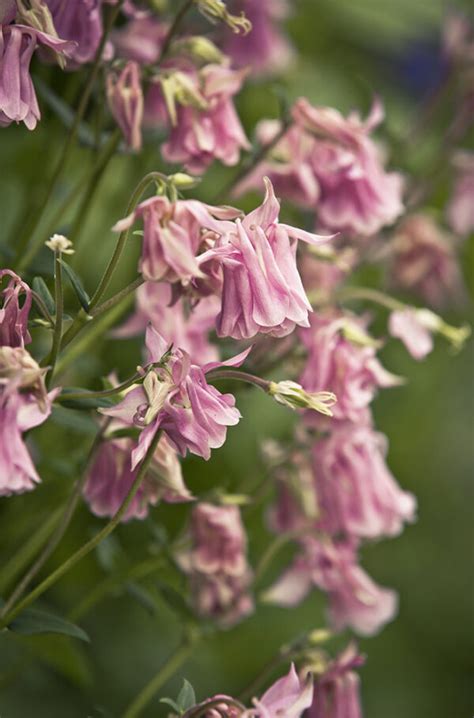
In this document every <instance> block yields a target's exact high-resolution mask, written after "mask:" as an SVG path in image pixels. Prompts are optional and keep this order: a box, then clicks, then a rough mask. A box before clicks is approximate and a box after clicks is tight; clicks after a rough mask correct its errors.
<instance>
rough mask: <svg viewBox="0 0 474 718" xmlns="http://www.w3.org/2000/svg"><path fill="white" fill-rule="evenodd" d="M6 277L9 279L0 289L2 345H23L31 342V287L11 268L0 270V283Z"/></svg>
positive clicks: (0, 343) (0, 332)
mask: <svg viewBox="0 0 474 718" xmlns="http://www.w3.org/2000/svg"><path fill="white" fill-rule="evenodd" d="M5 277H8V278H9V279H8V282H7V284H6V286H5V287H4V289H2V290H0V296H1V298H2V302H1V307H0V346H9V347H22V346H24V345H25V344H29V342H31V336H30V333H29V331H28V316H29V313H30V309H31V300H32V298H31V289H30V287H29V286H28V285H27V284H26V282H24V281H23V280H22V279H21V278H20V277H19V276H18V275H17V274H15V272H12V271H11V270H10V269H2V270H0V285H1V283H2V280H3V279H4V278H5ZM20 297H21V299H20Z"/></svg>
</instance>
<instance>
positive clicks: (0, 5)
mask: <svg viewBox="0 0 474 718" xmlns="http://www.w3.org/2000/svg"><path fill="white" fill-rule="evenodd" d="M16 10H17V7H16V0H0V25H8V24H9V23H11V22H12V20H14V19H15V16H16Z"/></svg>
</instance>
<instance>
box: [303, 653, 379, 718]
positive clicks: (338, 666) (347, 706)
mask: <svg viewBox="0 0 474 718" xmlns="http://www.w3.org/2000/svg"><path fill="white" fill-rule="evenodd" d="M364 663H365V659H364V657H363V656H361V655H359V654H358V652H357V646H356V645H355V644H354V643H350V644H349V645H348V646H347V648H346V649H345V650H344V651H342V653H340V654H339V655H338V656H337V658H335V659H334V660H333V661H331V662H330V663H329V665H328V666H327V668H326V670H325V671H324V673H323V674H322V675H320V676H318V678H317V680H316V681H315V685H314V698H313V703H312V705H311V706H310V708H309V710H308V712H307V713H306V716H307V718H339V717H340V718H362V708H361V704H360V695H359V693H360V689H359V688H360V679H359V676H358V675H357V673H356V672H355V670H354V669H355V668H360V666H362V665H363V664H364Z"/></svg>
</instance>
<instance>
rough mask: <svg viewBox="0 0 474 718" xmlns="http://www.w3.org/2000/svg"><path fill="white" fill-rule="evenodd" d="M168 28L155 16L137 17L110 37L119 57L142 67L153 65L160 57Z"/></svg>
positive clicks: (113, 32) (114, 31)
mask: <svg viewBox="0 0 474 718" xmlns="http://www.w3.org/2000/svg"><path fill="white" fill-rule="evenodd" d="M167 31H168V26H167V25H166V24H165V23H163V22H160V21H159V20H158V19H157V18H156V17H155V16H154V15H147V16H146V17H137V18H135V19H132V20H131V21H130V22H128V23H127V24H126V25H124V26H123V27H121V28H117V29H114V30H113V31H112V33H111V35H110V37H111V40H112V44H113V46H114V49H115V52H116V53H117V55H118V56H119V57H123V58H125V59H126V60H133V61H134V62H138V63H139V64H140V65H153V64H154V63H156V62H157V60H158V58H159V57H160V53H161V48H162V45H163V40H164V39H165V36H166V33H167Z"/></svg>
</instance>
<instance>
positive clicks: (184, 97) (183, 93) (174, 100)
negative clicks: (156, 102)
mask: <svg viewBox="0 0 474 718" xmlns="http://www.w3.org/2000/svg"><path fill="white" fill-rule="evenodd" d="M159 79H160V84H161V90H162V92H163V97H164V99H165V104H166V109H167V111H168V115H169V118H170V121H171V124H172V125H173V127H176V125H177V124H178V116H177V110H176V105H177V104H178V105H183V106H185V107H186V106H189V105H190V106H192V107H195V108H196V109H198V110H201V111H204V110H207V108H208V103H207V101H206V98H205V97H203V95H201V93H200V92H199V89H198V87H197V85H196V82H195V81H194V80H193V79H192V78H191V77H189V76H188V75H186V74H185V73H184V72H172V73H169V74H164V75H161V76H160V78H159Z"/></svg>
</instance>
